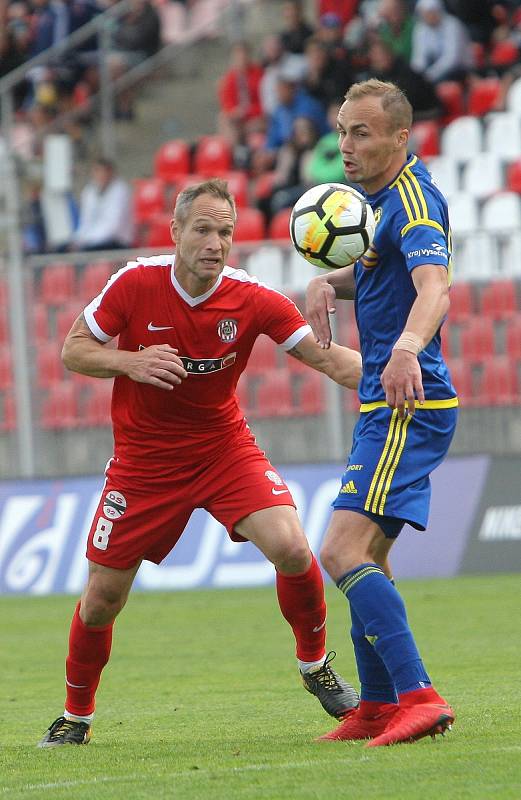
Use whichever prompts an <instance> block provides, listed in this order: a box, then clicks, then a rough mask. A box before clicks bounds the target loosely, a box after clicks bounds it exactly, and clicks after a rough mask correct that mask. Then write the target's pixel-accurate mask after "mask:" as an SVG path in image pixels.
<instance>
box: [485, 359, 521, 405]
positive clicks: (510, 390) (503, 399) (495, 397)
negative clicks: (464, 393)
mask: <svg viewBox="0 0 521 800" xmlns="http://www.w3.org/2000/svg"><path fill="white" fill-rule="evenodd" d="M520 399H521V398H520V394H519V381H518V377H517V372H516V365H515V364H514V363H513V362H512V361H511V360H510V359H509V358H508V356H495V357H494V358H488V359H486V360H485V361H484V362H483V367H482V370H481V374H480V375H479V378H478V380H477V387H476V404H477V405H484V406H512V405H518V404H519V402H520Z"/></svg>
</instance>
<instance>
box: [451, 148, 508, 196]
mask: <svg viewBox="0 0 521 800" xmlns="http://www.w3.org/2000/svg"><path fill="white" fill-rule="evenodd" d="M461 187H462V189H463V191H464V192H469V193H470V194H472V195H474V197H477V198H478V200H483V199H484V198H485V197H490V196H491V195H493V194H495V193H496V192H499V191H500V190H501V189H502V188H503V170H502V166H501V161H500V159H499V158H498V157H497V156H496V155H495V154H494V153H480V154H479V155H477V156H473V157H472V158H471V159H470V160H469V161H468V162H467V163H466V164H465V166H464V168H463V177H462V181H461Z"/></svg>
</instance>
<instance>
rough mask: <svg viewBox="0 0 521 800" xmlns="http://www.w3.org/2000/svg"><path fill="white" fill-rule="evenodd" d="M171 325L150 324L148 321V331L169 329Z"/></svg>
mask: <svg viewBox="0 0 521 800" xmlns="http://www.w3.org/2000/svg"><path fill="white" fill-rule="evenodd" d="M173 327H174V326H173V325H152V323H151V322H149V323H148V330H149V331H171V330H172V328H173Z"/></svg>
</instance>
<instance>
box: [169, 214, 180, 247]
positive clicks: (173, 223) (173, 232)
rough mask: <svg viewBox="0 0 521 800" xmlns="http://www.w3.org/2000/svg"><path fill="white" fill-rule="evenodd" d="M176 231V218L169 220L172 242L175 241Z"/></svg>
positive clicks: (177, 227)
mask: <svg viewBox="0 0 521 800" xmlns="http://www.w3.org/2000/svg"><path fill="white" fill-rule="evenodd" d="M178 230H179V225H178V223H177V221H176V218H175V217H172V219H171V220H170V236H171V237H172V240H173V241H174V242H176V241H177V232H178Z"/></svg>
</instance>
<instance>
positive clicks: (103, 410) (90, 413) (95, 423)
mask: <svg viewBox="0 0 521 800" xmlns="http://www.w3.org/2000/svg"><path fill="white" fill-rule="evenodd" d="M113 384H114V381H112V380H91V382H90V390H89V393H88V395H87V400H86V402H85V408H84V413H83V417H82V421H83V424H84V425H87V426H88V427H93V428H97V427H103V426H105V425H110V424H111V417H110V404H111V399H112V387H113Z"/></svg>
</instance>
